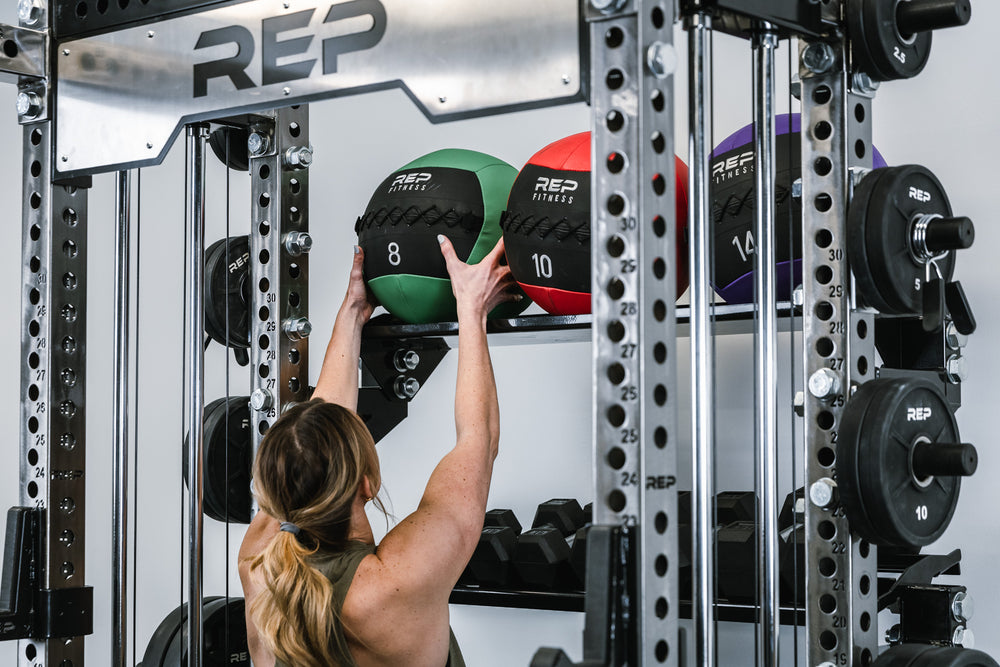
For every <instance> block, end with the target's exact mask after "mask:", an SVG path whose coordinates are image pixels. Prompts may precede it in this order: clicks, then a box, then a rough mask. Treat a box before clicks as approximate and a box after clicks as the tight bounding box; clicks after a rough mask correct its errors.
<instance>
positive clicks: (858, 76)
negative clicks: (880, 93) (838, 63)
mask: <svg viewBox="0 0 1000 667" xmlns="http://www.w3.org/2000/svg"><path fill="white" fill-rule="evenodd" d="M881 85H882V84H881V83H879V82H878V81H875V80H873V79H872V78H871V77H870V76H868V73H867V72H855V73H854V75H853V76H852V77H851V88H852V89H853V90H854V92H855V93H857V94H858V95H866V96H874V95H875V92H876V91H877V90H878V89H879V86H881Z"/></svg>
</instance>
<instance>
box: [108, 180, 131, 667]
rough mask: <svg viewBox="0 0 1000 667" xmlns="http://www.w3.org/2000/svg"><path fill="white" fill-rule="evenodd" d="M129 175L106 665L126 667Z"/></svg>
mask: <svg viewBox="0 0 1000 667" xmlns="http://www.w3.org/2000/svg"><path fill="white" fill-rule="evenodd" d="M131 186H132V179H131V175H130V174H129V172H128V171H119V172H118V173H117V174H116V176H115V258H116V262H115V333H114V347H115V405H114V424H115V434H114V459H115V460H114V478H115V488H114V503H113V505H114V507H113V510H112V511H113V513H114V517H113V520H112V523H113V531H114V532H113V533H112V536H111V541H112V549H111V551H112V555H111V557H112V559H113V565H112V573H111V605H112V614H111V616H112V618H111V624H112V629H111V636H112V645H111V654H112V656H111V657H112V660H111V664H112V665H113V666H114V667H125V665H126V655H127V651H128V639H127V636H128V585H127V582H128V520H129V517H128V498H129V494H128V485H129V475H128V447H129V441H128V440H129V439H128V424H129V419H128V397H129V373H128V357H129V302H130V296H131V295H130V292H129V281H130V280H131V273H130V264H129V248H130V236H129V234H130V226H131V220H130V214H131V202H130V194H131V193H130V191H131Z"/></svg>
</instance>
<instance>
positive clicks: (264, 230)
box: [257, 220, 271, 236]
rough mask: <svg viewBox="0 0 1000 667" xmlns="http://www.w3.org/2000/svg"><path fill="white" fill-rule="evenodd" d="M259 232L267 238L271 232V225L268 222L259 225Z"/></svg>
mask: <svg viewBox="0 0 1000 667" xmlns="http://www.w3.org/2000/svg"><path fill="white" fill-rule="evenodd" d="M257 231H258V232H260V235H261V236H267V235H268V234H269V233H270V232H271V224H270V223H269V222H268V221H267V220H264V221H263V222H261V223H260V224H259V225H257Z"/></svg>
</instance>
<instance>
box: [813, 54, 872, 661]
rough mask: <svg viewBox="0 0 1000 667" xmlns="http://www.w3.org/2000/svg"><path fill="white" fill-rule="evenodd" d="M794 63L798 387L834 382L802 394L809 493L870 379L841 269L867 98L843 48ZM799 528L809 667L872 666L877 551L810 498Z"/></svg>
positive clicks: (862, 153) (831, 467)
mask: <svg viewBox="0 0 1000 667" xmlns="http://www.w3.org/2000/svg"><path fill="white" fill-rule="evenodd" d="M800 63H801V66H800V75H801V77H802V119H803V121H802V226H803V229H802V239H803V244H802V245H803V255H802V283H803V285H802V287H803V317H802V320H803V350H804V356H805V359H804V364H803V370H804V373H805V377H804V381H805V386H806V387H810V382H809V380H810V378H812V377H813V376H814V375H815V374H824V375H827V376H831V374H832V377H833V378H835V381H834V383H833V384H834V386H836V387H839V389H837V390H836V391H833V392H819V391H815V392H814V391H806V392H805V403H804V420H805V428H804V433H805V483H806V489H807V492H808V491H811V490H812V488H813V485H815V484H821V485H823V484H827V485H828V484H830V483H831V482H832V480H834V479H835V478H836V466H837V432H838V428H839V424H840V419H841V415H842V413H843V406H844V403H845V400H846V398H847V397H848V396H849V395H850V387H851V384H852V382H853V383H858V382H862V381H865V380H868V379H871V373H872V371H871V369H872V368H873V367H874V364H873V363H870V361H869V360H871V359H872V358H873V354H874V341H873V337H874V335H873V334H874V327H873V326H872V322H871V318H870V316H864V315H857V316H856V317H855V318H854V319H852V311H851V302H852V299H851V289H850V286H851V282H850V271H849V268H848V265H847V262H846V254H847V252H846V232H847V229H846V226H847V225H846V218H847V204H848V199H849V195H850V191H851V179H852V170H853V169H855V168H868V169H870V168H871V166H872V148H871V100H870V99H868V98H866V97H863V96H860V95H856V94H854V93H852V92H850V91H849V90H848V74H847V71H848V70H847V66H846V47H845V43H844V42H843V41H831V42H818V41H817V42H809V41H803V42H802V44H801V48H800ZM862 321H863V322H864V323H865V324H864V325H861V324H859V322H862ZM861 357H865V358H866V361H865V362H864V363H861V362H860V359H861ZM862 371H864V372H862ZM817 394H819V395H817ZM810 496H813V494H811V493H807V498H809V497H810ZM815 498H817V499H819V498H822V496H821V494H815ZM805 521H806V547H807V548H806V590H807V593H806V601H807V602H806V624H807V629H806V644H807V646H808V651H809V658H808V659H809V662H808V665H809V667H821V666H823V667H829V666H833V665H861V666H866V665H869V664H871V662H872V661H873V660H874V658H875V657H876V656H877V652H876V651H877V644H878V641H877V640H878V638H877V636H876V635H877V630H878V622H877V618H876V616H877V596H878V590H877V589H878V586H877V581H878V580H877V576H876V558H875V547H873V546H871V545H869V544H867V543H866V542H864V541H863V540H860V539H857V538H853V537H852V536H851V534H850V528H849V526H848V522H847V519H846V517H845V516H844V512H843V509H842V508H841V507H840V506H839V504H836V502H835V501H834V502H833V503H831V504H830V505H829V506H820V505H819V504H818V503H817V500H813V499H810V500H809V502H807V503H806V518H805Z"/></svg>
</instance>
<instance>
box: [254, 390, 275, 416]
mask: <svg viewBox="0 0 1000 667" xmlns="http://www.w3.org/2000/svg"><path fill="white" fill-rule="evenodd" d="M272 405H274V397H273V396H271V392H269V391H268V390H267V389H254V390H253V393H252V394H250V407H251V408H253V409H254V410H256V411H257V412H261V411H262V410H267V409H268V408H269V407H271V406H272Z"/></svg>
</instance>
